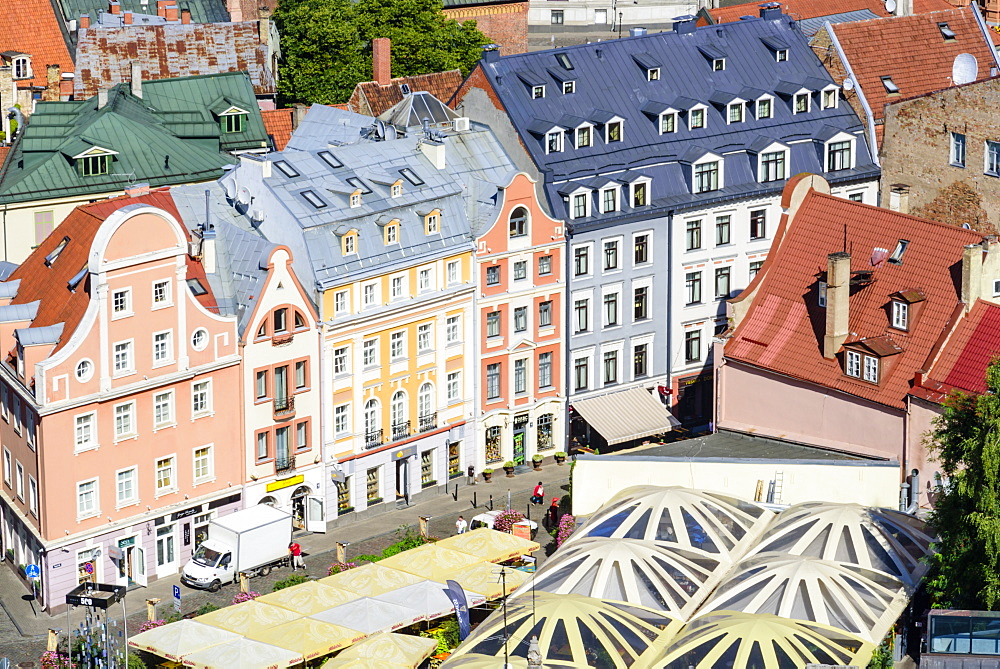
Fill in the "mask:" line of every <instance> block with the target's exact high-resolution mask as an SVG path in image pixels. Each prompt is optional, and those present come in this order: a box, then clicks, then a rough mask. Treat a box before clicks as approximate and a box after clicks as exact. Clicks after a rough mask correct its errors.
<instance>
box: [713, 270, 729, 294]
mask: <svg viewBox="0 0 1000 669" xmlns="http://www.w3.org/2000/svg"><path fill="white" fill-rule="evenodd" d="M731 273H732V268H731V267H719V268H717V269H716V270H715V296H716V297H721V298H723V299H725V298H728V297H729V292H730V275H731Z"/></svg>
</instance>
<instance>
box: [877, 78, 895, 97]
mask: <svg viewBox="0 0 1000 669" xmlns="http://www.w3.org/2000/svg"><path fill="white" fill-rule="evenodd" d="M880 79H881V80H882V86H883V87H884V88H885V92H886V93H888V94H889V95H899V86H897V85H896V83H895V82H894V81H893V80H892V77H880Z"/></svg>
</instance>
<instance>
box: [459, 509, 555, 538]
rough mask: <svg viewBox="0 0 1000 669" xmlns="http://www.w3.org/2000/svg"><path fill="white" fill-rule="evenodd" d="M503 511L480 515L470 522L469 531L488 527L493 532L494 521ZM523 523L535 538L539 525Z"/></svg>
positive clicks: (526, 521) (530, 522)
mask: <svg viewBox="0 0 1000 669" xmlns="http://www.w3.org/2000/svg"><path fill="white" fill-rule="evenodd" d="M501 511H503V509H496V510H495V511H486V512H484V513H480V514H478V515H475V516H473V517H472V520H471V521H469V529H470V530H477V529H479V528H480V527H488V528H490V529H491V530H492V529H493V523H494V521H496V517H497V515H498V514H499V513H500V512H501ZM522 522H525V523H527V524H528V527H530V528H531V536H532V537H534V536H535V535H536V534H537V533H538V523H536V522H535V521H533V520H528V519H525V520H524V521H522Z"/></svg>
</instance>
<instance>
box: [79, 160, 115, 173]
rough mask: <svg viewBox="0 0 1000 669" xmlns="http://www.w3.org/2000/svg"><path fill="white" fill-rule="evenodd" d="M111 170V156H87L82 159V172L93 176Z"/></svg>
mask: <svg viewBox="0 0 1000 669" xmlns="http://www.w3.org/2000/svg"><path fill="white" fill-rule="evenodd" d="M110 171H111V156H109V155H103V156H85V157H83V158H81V159H80V174H82V175H83V176H85V177H93V176H97V175H99V174H108V173H109V172H110Z"/></svg>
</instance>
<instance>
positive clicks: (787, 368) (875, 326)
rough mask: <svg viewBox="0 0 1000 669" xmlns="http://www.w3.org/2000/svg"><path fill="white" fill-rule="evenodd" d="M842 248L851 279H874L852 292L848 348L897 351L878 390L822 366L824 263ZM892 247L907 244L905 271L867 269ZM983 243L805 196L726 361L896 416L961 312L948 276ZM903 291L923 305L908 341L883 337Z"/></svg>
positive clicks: (900, 267)
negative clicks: (864, 275)
mask: <svg viewBox="0 0 1000 669" xmlns="http://www.w3.org/2000/svg"><path fill="white" fill-rule="evenodd" d="M845 239H846V242H847V248H848V249H849V250H851V251H852V252H853V253H852V258H851V268H852V270H853V271H855V272H862V271H863V272H868V273H870V274H871V277H870V278H871V281H870V283H868V284H867V285H859V286H855V287H854V288H853V289H852V294H851V296H850V317H849V332H850V333H851V334H850V335H849V337H848V340H847V342H846V343H851V342H858V343H860V344H861V345H866V346H867V347H868V348H869V349H871V348H872V347H873V346H874V347H880V350H881V349H885V352H889V353H891V352H894V351H890V350H889V349H890V348H894V347H898V348H900V349H902V352H901V353H899V354H897V355H891V356H890V357H887V358H883V359H882V376H881V383H880V384H879V385H875V384H871V383H866V382H864V381H861V380H860V379H854V378H851V377H848V376H845V375H844V374H843V372H842V370H841V367H840V363H839V362H838V361H837V360H828V359H826V358H824V357H823V335H824V333H825V323H826V321H825V319H826V310H825V309H823V308H821V307H819V306H818V304H817V285H818V280H819V277H820V275H821V274H822V273H823V272H825V271H826V268H827V255H828V254H830V253H833V252H836V251H840V250H842V248H843V245H844V240H845ZM898 239H908V240H909V241H910V244H909V246H908V247H907V249H906V252H905V253H904V255H903V262H902V263H901V264H893V263H889V262H886V261H882V262H880V263H879V264H878V265H877V266H872V256H873V255H875V250H876V249H888V250H889V251H891V250H893V249H894V248H895V246H896V242H897V240H898ZM980 241H981V237H980V236H979V235H978V234H976V233H975V232H972V231H971V230H964V229H961V228H955V227H952V226H948V225H944V224H941V223H935V222H933V221H926V220H923V219H919V218H916V217H914V216H908V215H905V214H900V213H897V212H893V211H889V210H887V209H880V208H878V207H872V206H869V205H864V204H860V203H856V202H851V201H849V200H845V199H842V198H837V197H832V196H829V195H823V194H820V193H818V192H816V191H811V192H810V193H809V194H808V195H807V196H806V198H805V199H804V200H803V202H802V205H801V207H800V208H799V209H798V211H797V212H796V213H795V215H794V218H793V219H792V220H791V221H790V222H789V223H788V226H787V233H786V235H785V237H784V238H783V239H782V240H781V242H780V246H778V248H777V251H775V252H772V253H771V255H770V256H769V257H768V259H767V261H766V264H765V266H764V268H763V269H762V270H761V273H762V274H763V279H762V282H761V283H760V285H759V288H758V289H757V294H756V297H754V298H753V303H752V304H751V306H750V309H749V311H748V312H747V314H746V316H745V317H744V319H743V321H742V322H741V323H740V324H739V326H738V327H737V328H736V330H735V331H734V332H733V336H732V339H731V340H730V341H729V342H728V343H727V344H726V348H725V354H726V357H727V358H729V359H731V360H736V361H741V362H745V363H748V364H751V365H755V366H758V367H763V368H766V369H770V370H773V371H776V372H778V373H780V374H785V375H788V376H792V377H795V378H799V379H803V380H805V381H808V382H811V383H815V384H818V385H821V386H825V387H828V388H834V389H837V390H840V391H843V392H846V393H850V394H852V395H855V396H858V397H862V398H865V399H867V400H871V401H874V402H878V403H881V404H886V405H890V406H895V407H899V406H902V405H903V403H904V399H905V396H906V394H907V392H908V391H909V389H910V383H911V381H912V379H913V378H914V375H915V373H916V372H917V371H918V370H920V369H921V368H922V366H923V364H924V363H925V361H926V360H927V357H928V355H929V353H930V352H931V350H932V348H933V347H934V346H935V343H936V342H937V341H938V339H939V338H940V336H941V334H942V331H943V330H944V329H945V327H946V326H947V327H950V325H948V324H949V323H950V321H951V319H952V318H953V314H954V312H955V309H956V305H958V304H959V301H960V295H959V292H958V288H957V286H956V282H955V279H954V277H953V276H952V272H951V267H952V266H954V265H955V263H960V261H961V258H962V250H963V247H964V246H965V245H967V244H973V243H978V242H980ZM776 243H777V242H776ZM882 256H883V257H884V256H885V254H882ZM906 289H918V290H920V291H921V292H923V294H924V295H926V297H927V299H926V300H924V301H922V302H920V303H919V304H917V305H914V307H913V311H912V312H911V314H912V317H911V322H910V324H911V328H910V330H909V331H901V330H895V329H892V328H890V327H889V316H888V311H887V304H888V302H889V296H890V295H892V294H894V293H896V292H898V291H900V290H906ZM886 338H888V340H887V339H886ZM862 340H866V341H862ZM890 343H891V345H892V346H890Z"/></svg>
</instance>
